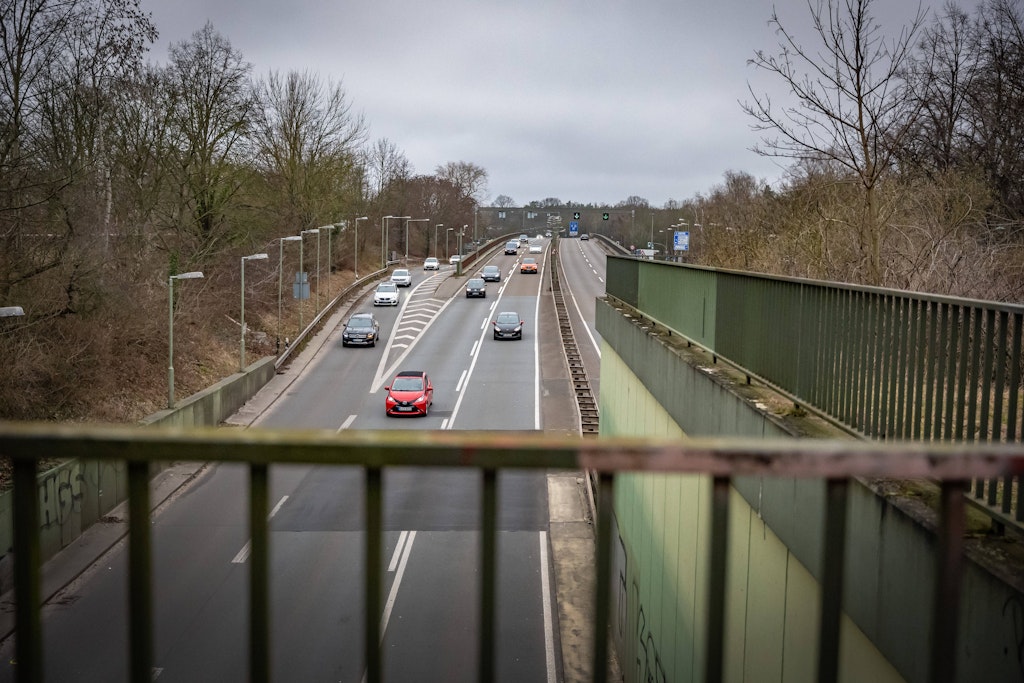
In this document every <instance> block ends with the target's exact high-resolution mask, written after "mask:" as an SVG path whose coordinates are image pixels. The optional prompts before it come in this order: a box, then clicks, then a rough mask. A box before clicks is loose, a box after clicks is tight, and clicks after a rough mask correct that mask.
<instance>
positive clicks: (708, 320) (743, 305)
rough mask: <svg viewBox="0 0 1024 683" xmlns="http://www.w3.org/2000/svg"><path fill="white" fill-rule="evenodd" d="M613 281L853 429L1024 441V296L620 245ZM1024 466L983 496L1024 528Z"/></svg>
mask: <svg viewBox="0 0 1024 683" xmlns="http://www.w3.org/2000/svg"><path fill="white" fill-rule="evenodd" d="M607 280H608V282H607V292H608V294H609V295H611V296H613V297H615V298H617V299H619V300H620V301H623V302H624V303H626V304H628V305H630V306H632V307H634V308H636V309H637V310H639V311H642V312H643V315H644V316H645V317H649V318H650V319H652V320H654V321H655V322H657V323H658V324H661V325H663V326H665V327H666V328H668V329H670V330H672V331H673V333H676V334H679V335H680V336H682V337H684V338H685V339H687V340H688V341H690V342H691V343H694V344H697V345H698V346H701V347H702V348H705V349H706V350H708V351H709V352H710V353H712V354H713V355H714V356H715V357H716V359H717V358H718V357H721V358H722V359H724V360H727V361H728V362H729V363H730V364H732V365H734V366H736V367H737V368H739V369H740V370H741V371H742V372H744V373H746V374H747V377H748V379H749V378H756V379H758V380H760V381H762V382H764V383H765V384H766V385H768V386H771V387H772V388H774V389H776V390H778V391H780V392H782V393H784V394H785V395H787V396H789V397H790V398H792V399H793V400H794V401H795V402H796V403H798V404H801V405H802V406H804V407H808V408H812V409H814V410H815V411H816V412H818V413H819V414H822V415H823V416H825V417H827V418H829V419H830V420H832V421H833V422H835V423H837V424H839V425H840V426H843V427H844V428H846V429H848V430H850V431H852V432H853V433H856V434H859V435H862V436H864V437H866V438H870V439H879V440H885V441H899V440H913V441H955V442H1006V443H1020V442H1022V441H1024V373H1022V366H1024V353H1022V328H1024V306H1021V305H1015V304H1004V303H998V302H991V301H977V300H971V299H957V298H953V297H945V296H934V295H928V294H919V293H914V292H906V291H901V290H894V289H883V288H879V287H865V286H856V285H847V284H842V283H835V282H822V281H817V280H806V279H800V278H786V277H776V276H770V275H760V274H755V273H744V272H737V271H728V270H719V269H714V268H706V267H700V266H687V265H680V264H674V263H661V262H649V261H644V260H639V259H634V258H623V257H616V256H609V257H608V278H607ZM1019 483H1020V482H1019V480H1018V479H1016V478H1011V479H1005V480H976V481H975V482H974V484H973V487H972V495H973V500H974V502H976V503H978V504H979V505H980V506H981V507H983V508H984V509H986V511H987V512H989V514H990V515H991V516H992V517H993V519H994V520H995V522H996V524H997V525H1003V524H1005V523H1007V522H1008V523H1010V524H1012V525H1014V526H1015V527H1016V528H1019V529H1020V530H1021V531H1022V532H1024V524H1022V523H1024V505H1018V504H1016V500H1017V497H1016V495H1015V494H1014V492H1015V491H1016V489H1017V486H1018V485H1019Z"/></svg>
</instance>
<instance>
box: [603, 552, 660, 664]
mask: <svg viewBox="0 0 1024 683" xmlns="http://www.w3.org/2000/svg"><path fill="white" fill-rule="evenodd" d="M618 538H619V553H620V563H619V580H618V599H617V601H616V603H617V604H616V611H617V613H616V615H615V616H616V624H617V627H618V638H619V641H620V642H621V643H623V644H624V645H626V647H629V648H631V649H633V648H635V651H636V657H635V659H634V670H633V676H632V678H631V680H633V681H640V682H642V683H663V682H664V681H667V680H668V677H667V676H666V674H665V667H664V665H663V664H662V661H661V655H660V653H659V652H658V646H657V641H656V638H655V633H654V630H653V629H652V628H651V624H650V623H648V617H647V612H646V610H645V609H644V605H643V601H642V600H641V599H640V584H639V582H637V580H636V578H635V577H630V576H629V554H628V553H627V551H626V545H625V543H624V542H623V540H622V536H621V534H620V535H618ZM631 623H635V624H636V629H635V630H634V631H632V632H631V631H630V627H629V625H630V624H631ZM627 633H628V634H629V636H630V638H627ZM630 641H631V642H630ZM624 660H625V658H624Z"/></svg>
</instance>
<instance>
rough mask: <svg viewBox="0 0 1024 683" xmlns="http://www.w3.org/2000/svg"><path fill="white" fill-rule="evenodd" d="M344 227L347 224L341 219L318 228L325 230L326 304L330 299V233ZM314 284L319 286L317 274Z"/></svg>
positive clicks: (342, 229) (341, 229)
mask: <svg viewBox="0 0 1024 683" xmlns="http://www.w3.org/2000/svg"><path fill="white" fill-rule="evenodd" d="M346 227H347V224H346V223H345V221H342V222H341V223H334V224H333V225H325V226H324V227H323V228H320V229H321V230H327V298H325V299H324V302H325V304H324V305H326V302H328V301H330V300H331V255H332V254H331V235H333V234H334V231H335V230H340V231H344V230H345V228H346ZM339 234H340V233H339ZM316 284H317V287H319V286H320V279H319V276H318V277H317V281H316Z"/></svg>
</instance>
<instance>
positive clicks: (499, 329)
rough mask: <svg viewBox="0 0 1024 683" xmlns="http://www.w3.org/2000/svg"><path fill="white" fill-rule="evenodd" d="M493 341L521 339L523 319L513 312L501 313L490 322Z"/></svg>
mask: <svg viewBox="0 0 1024 683" xmlns="http://www.w3.org/2000/svg"><path fill="white" fill-rule="evenodd" d="M491 324H492V325H494V338H495V339H522V338H523V319H522V318H520V317H519V314H518V313H516V312H515V311H502V312H501V313H499V314H498V317H496V318H495V319H494V320H493V321H492V322H491Z"/></svg>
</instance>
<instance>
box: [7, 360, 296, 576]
mask: <svg viewBox="0 0 1024 683" xmlns="http://www.w3.org/2000/svg"><path fill="white" fill-rule="evenodd" d="M274 360H275V359H274V358H273V357H267V358H263V359H261V360H259V361H257V362H255V363H253V364H252V365H250V366H249V367H248V368H246V369H245V372H239V373H236V374H234V375H232V376H231V377H228V378H227V379H224V380H222V381H220V382H218V383H217V384H215V385H213V386H212V387H209V388H208V389H204V390H203V391H200V392H199V393H197V394H194V395H192V396H189V397H188V398H185V399H182V400H181V401H180V402H178V405H177V406H175V407H174V408H173V409H169V410H161V411H160V412H158V413H154V414H153V415H149V416H147V417H146V418H144V419H143V420H142V421H141V422H140V424H141V425H143V426H149V425H161V426H164V427H167V426H173V427H201V426H216V425H218V424H220V423H221V422H222V421H224V420H225V419H227V418H228V417H229V416H230V415H232V414H234V413H235V412H236V411H237V410H238V409H239V408H241V407H242V405H243V404H244V403H245V402H246V401H248V400H249V399H250V398H252V397H253V396H254V395H255V394H256V392H257V391H259V390H260V389H261V388H262V387H263V386H264V385H265V384H267V382H269V381H270V380H271V379H272V378H273V377H274V373H275V372H276V370H275V368H274ZM154 474H155V472H154ZM127 496H128V468H127V466H126V465H125V463H122V462H110V461H106V462H95V461H78V460H73V461H70V462H66V463H64V464H62V465H59V466H58V467H55V468H53V469H52V470H49V471H48V472H44V473H42V474H40V475H39V516H40V522H41V525H40V529H39V536H40V552H41V557H42V560H43V561H44V562H45V561H46V560H47V559H49V558H50V557H52V556H53V555H55V554H56V553H57V552H59V551H60V550H61V549H63V548H64V547H66V546H67V545H68V544H70V543H71V542H72V541H74V540H75V539H76V538H78V537H79V536H80V535H81V534H82V532H83V531H85V530H86V529H88V528H89V527H90V526H92V525H93V524H95V523H96V522H98V521H100V520H102V519H103V517H104V516H105V515H107V514H108V513H109V512H110V511H111V510H113V509H114V508H115V507H117V506H118V505H119V504H120V503H122V502H123V501H124V500H126V499H127ZM13 497H14V496H13V492H12V491H5V492H3V493H0V549H2V550H3V555H0V593H3V592H6V591H7V590H8V589H10V588H11V587H12V583H11V581H12V577H11V571H12V569H11V566H10V565H11V562H10V556H11V547H12V545H13V540H14V537H13V533H14V531H13V529H14V513H13V507H12V504H13V503H12V501H13Z"/></svg>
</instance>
